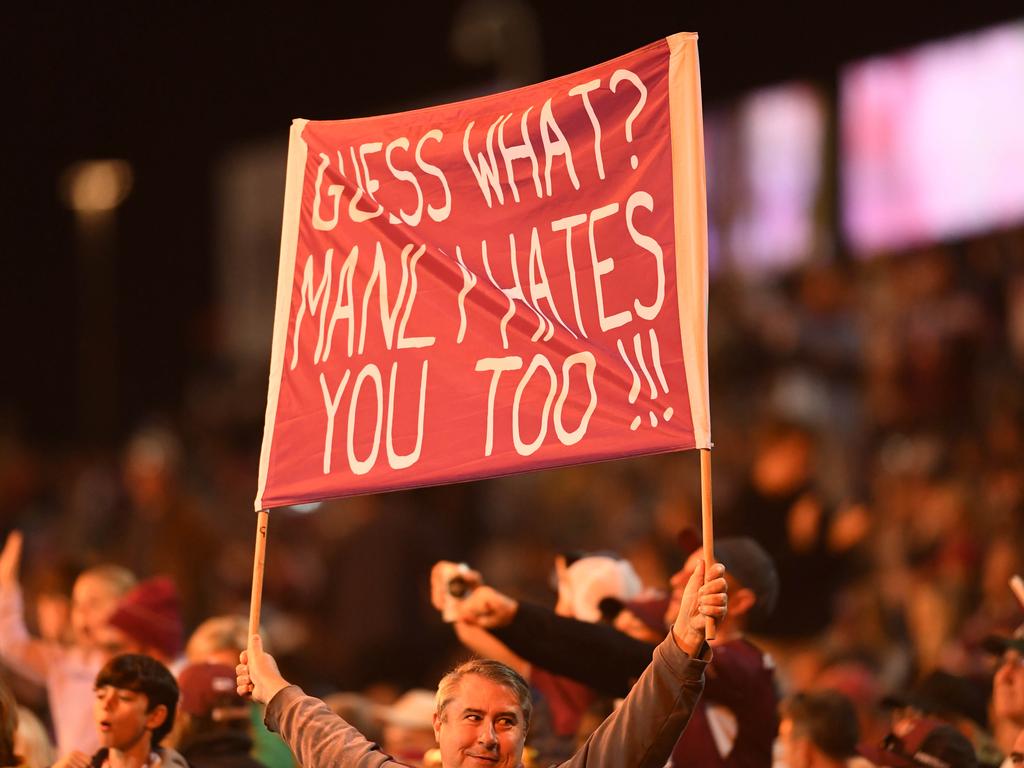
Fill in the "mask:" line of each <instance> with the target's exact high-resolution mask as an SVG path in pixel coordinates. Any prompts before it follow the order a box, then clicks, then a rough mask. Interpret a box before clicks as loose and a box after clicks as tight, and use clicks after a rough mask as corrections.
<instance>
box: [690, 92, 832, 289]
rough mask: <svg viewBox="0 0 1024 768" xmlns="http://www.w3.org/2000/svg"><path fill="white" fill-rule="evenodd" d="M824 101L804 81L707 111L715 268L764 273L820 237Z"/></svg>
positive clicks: (796, 261) (806, 256)
mask: <svg viewBox="0 0 1024 768" xmlns="http://www.w3.org/2000/svg"><path fill="white" fill-rule="evenodd" d="M825 127H826V109H825V103H824V99H823V98H822V96H821V94H820V93H819V92H818V91H817V90H816V89H815V88H814V87H813V86H811V85H808V84H805V83H788V84H785V85H780V86H776V87H772V88H766V89H763V90H759V91H755V92H754V93H752V94H750V95H749V96H746V97H744V98H743V99H741V100H740V101H739V102H738V103H736V104H735V105H733V106H731V107H729V108H726V109H718V110H712V111H710V112H709V113H708V115H707V117H706V119H705V125H704V128H705V130H704V135H705V155H706V158H707V164H708V171H707V177H708V216H709V249H710V258H711V269H712V271H713V272H718V271H720V270H723V269H726V270H733V271H737V272H747V273H766V272H773V271H778V270H783V269H787V268H790V267H794V266H797V265H800V264H803V263H806V262H807V261H808V260H810V259H811V258H812V257H813V256H814V254H815V251H816V249H817V248H818V247H819V246H820V244H821V239H822V232H821V229H822V225H821V223H820V221H819V217H818V216H817V212H818V209H819V208H820V206H819V202H820V196H821V192H822V176H823V170H822V169H823V158H824V146H825Z"/></svg>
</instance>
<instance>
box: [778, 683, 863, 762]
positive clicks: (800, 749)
mask: <svg viewBox="0 0 1024 768" xmlns="http://www.w3.org/2000/svg"><path fill="white" fill-rule="evenodd" d="M859 738H860V736H859V733H858V730H857V714H856V712H855V711H854V709H853V704H851V703H850V701H849V699H847V698H846V697H845V696H843V695H842V694H841V693H836V692H835V691H821V692H818V693H798V694H795V695H794V696H792V697H790V698H789V699H787V700H785V701H784V702H783V703H782V706H781V708H780V719H779V742H780V747H781V749H780V752H781V755H780V757H781V759H780V760H779V761H777V762H776V766H779V767H780V768H781V767H782V766H784V767H785V768H846V766H848V765H849V764H850V762H851V760H853V759H854V758H856V755H857V742H858V740H859Z"/></svg>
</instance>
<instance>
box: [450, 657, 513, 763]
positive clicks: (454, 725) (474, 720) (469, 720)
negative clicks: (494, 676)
mask: <svg viewBox="0 0 1024 768" xmlns="http://www.w3.org/2000/svg"><path fill="white" fill-rule="evenodd" d="M434 734H435V736H436V738H437V743H438V745H439V746H440V748H441V762H442V765H443V766H444V768H476V767H477V766H485V765H486V766H491V767H492V768H516V767H517V766H518V765H519V764H520V762H521V760H522V757H523V744H524V742H525V741H526V719H525V717H524V716H523V710H522V708H521V707H520V706H519V699H518V697H517V696H516V693H515V691H513V690H512V689H511V688H508V687H506V686H504V685H500V684H498V683H495V682H493V681H491V680H488V679H487V678H485V677H481V676H480V675H472V674H469V675H466V676H465V677H463V678H462V680H461V681H460V682H459V686H458V689H457V692H456V694H455V697H454V698H453V699H452V700H451V701H449V702H448V704H447V706H445V708H444V711H443V712H442V713H441V714H440V715H437V714H435V715H434Z"/></svg>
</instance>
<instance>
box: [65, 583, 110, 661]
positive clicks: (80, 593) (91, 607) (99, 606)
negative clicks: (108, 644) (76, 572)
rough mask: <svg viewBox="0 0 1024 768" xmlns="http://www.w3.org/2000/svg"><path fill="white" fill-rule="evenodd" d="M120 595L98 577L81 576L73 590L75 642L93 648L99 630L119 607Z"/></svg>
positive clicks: (72, 619) (72, 607)
mask: <svg viewBox="0 0 1024 768" xmlns="http://www.w3.org/2000/svg"><path fill="white" fill-rule="evenodd" d="M118 598H119V595H118V594H117V591H116V590H115V589H114V587H113V586H112V585H111V584H110V583H109V582H107V581H106V580H105V579H102V578H100V577H98V576H93V575H89V574H86V575H84V576H79V577H78V579H77V580H76V581H75V586H74V588H73V589H72V590H71V630H72V632H73V633H74V637H75V642H77V643H79V644H80V645H84V646H87V647H93V646H94V645H95V641H96V637H95V635H96V631H97V628H99V627H100V626H102V625H103V624H105V623H106V621H107V619H109V618H110V615H111V614H112V613H113V612H114V608H116V607H117V601H118Z"/></svg>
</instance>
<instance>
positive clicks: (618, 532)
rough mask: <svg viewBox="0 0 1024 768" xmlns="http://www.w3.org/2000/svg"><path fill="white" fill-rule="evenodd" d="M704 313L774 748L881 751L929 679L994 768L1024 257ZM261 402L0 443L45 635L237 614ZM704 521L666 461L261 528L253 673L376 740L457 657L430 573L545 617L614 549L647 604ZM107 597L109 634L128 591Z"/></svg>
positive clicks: (2, 433) (952, 262)
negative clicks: (764, 566) (866, 742)
mask: <svg viewBox="0 0 1024 768" xmlns="http://www.w3.org/2000/svg"><path fill="white" fill-rule="evenodd" d="M710 305H711V330H710V339H709V349H710V369H711V385H712V394H711V403H712V427H713V435H714V439H715V450H714V452H713V457H714V462H713V463H714V488H715V521H716V532H718V533H719V534H720V535H721V536H723V537H726V536H749V537H752V538H754V539H756V540H757V541H758V542H759V543H760V544H761V545H762V546H763V547H764V548H765V549H766V550H767V551H768V552H769V554H770V555H771V556H772V558H773V559H774V560H775V563H776V566H777V569H778V575H779V581H780V591H779V598H778V605H777V607H776V610H775V611H774V612H773V613H772V615H771V616H768V617H765V618H764V620H763V621H760V622H758V624H757V625H756V626H748V627H747V631H748V633H749V634H750V635H751V636H752V637H754V638H755V639H756V642H757V643H758V645H759V647H761V648H763V649H765V650H767V651H768V652H770V654H771V657H772V658H773V659H774V660H775V665H776V681H777V685H778V688H779V693H780V695H781V696H782V697H783V698H784V699H785V700H786V701H788V702H789V703H788V705H787V707H788V708H784V710H783V718H784V721H785V720H787V719H788V720H790V721H791V722H790V727H791V728H796V727H797V726H799V725H800V723H799V722H797V721H800V722H802V721H801V720H800V719H801V718H804V717H805V715H806V717H807V718H810V716H809V715H807V714H806V713H807V708H808V705H807V702H806V701H805V700H802V699H800V700H793V699H791V698H790V697H792V696H793V695H794V694H798V693H800V694H803V693H806V692H820V691H839V692H841V693H843V694H844V695H845V696H846V697H847V701H849V703H850V704H851V706H852V707H853V712H854V713H855V715H856V719H857V727H858V731H859V733H860V734H861V737H862V738H871V739H881V738H882V737H883V736H884V735H885V733H886V732H887V731H888V729H889V728H890V726H891V724H892V722H891V719H890V717H889V712H890V710H892V709H893V708H894V707H895V708H896V710H900V709H901V708H904V707H906V706H910V704H908V703H907V701H906V700H905V697H906V696H907V695H909V692H912V691H917V690H919V687H920V686H921V685H922V684H923V683H924V682H926V681H928V680H929V679H931V676H934V675H936V674H945V675H949V676H951V677H954V678H956V679H957V680H958V681H960V683H961V684H964V685H966V688H964V689H963V691H967V693H966V694H963V693H962V694H961V695H957V694H953V695H946V694H943V695H938V696H936V695H932V696H931V698H930V699H929V702H932V703H934V701H935V700H936V698H938V699H944V700H946V701H947V703H948V702H949V701H953V702H954V703H957V704H958V706H957V707H955V708H954V709H955V712H952V711H951V712H946V713H945V714H946V715H948V716H949V717H953V716H954V715H955V716H957V717H960V718H963V722H962V723H961V725H962V726H963V727H962V729H961V730H968V729H970V728H976V729H977V730H978V732H979V733H982V732H984V733H986V734H988V735H989V736H990V737H991V739H990V743H982V742H983V741H984V739H982V738H981V737H980V736H979V738H978V739H976V740H974V743H975V747H976V749H977V750H978V751H979V754H985V749H990V750H991V755H1008V754H1009V753H1010V752H1011V748H1012V746H1013V739H1014V738H1015V736H1016V734H1017V733H1018V732H1019V731H1020V730H1021V728H1022V727H1024V704H1022V705H1021V706H1020V710H1021V713H1020V717H1021V718H1022V720H1021V721H1020V722H1016V721H1014V724H1013V725H1003V726H1000V725H999V723H1000V722H1004V723H1005V718H1004V720H1003V721H999V720H998V714H999V712H998V711H997V710H1000V706H1002V705H1000V704H999V701H1000V698H999V677H998V674H996V665H997V661H998V659H1000V658H1002V656H1001V655H1000V654H1003V655H1005V654H1006V653H1016V652H1018V651H1019V650H1021V649H1020V648H1017V647H1016V646H1014V645H1013V643H1012V642H1011V644H1010V646H1002V647H999V648H996V649H995V651H996V653H993V652H992V648H991V647H988V646H986V639H987V638H990V637H991V636H1001V637H1010V636H1011V635H1012V633H1013V632H1014V630H1015V629H1016V628H1017V626H1018V625H1020V624H1021V623H1022V621H1024V608H1022V605H1021V603H1020V602H1018V600H1017V598H1016V597H1015V596H1014V594H1013V592H1012V591H1011V590H1010V588H1009V586H1008V583H1009V580H1010V578H1011V576H1013V575H1014V574H1016V573H1020V572H1021V571H1024V563H1022V559H1024V546H1022V543H1024V386H1022V382H1024V229H1021V228H1017V229H1011V230H1009V231H1003V232H999V233H993V234H988V235H984V236H979V237H976V238H972V239H969V240H967V241H964V242H962V243H958V244H955V245H945V246H941V247H940V246H935V247H928V248H922V249H919V250H916V251H913V252H908V253H901V254H891V255H888V256H882V257H878V258H875V259H873V260H871V261H865V262H847V263H842V264H838V265H836V264H829V265H815V266H810V267H806V268H803V269H801V270H798V271H796V272H793V273H790V274H787V275H784V276H781V277H773V278H767V277H765V278H751V277H749V276H748V277H742V276H738V275H722V276H719V277H717V278H716V279H715V280H714V281H713V283H712V287H711V299H710ZM264 380H265V379H264ZM260 381H261V376H260V375H259V372H255V373H254V372H252V371H233V372H231V373H226V372H225V371H224V370H216V371H197V372H196V373H195V376H194V380H193V382H192V384H191V386H190V388H189V391H188V392H187V393H186V397H185V398H184V400H183V402H184V404H183V406H182V408H181V409H180V411H178V412H176V413H173V414H161V415H159V416H155V417H154V418H153V420H152V421H151V422H149V423H146V424H143V425H140V426H139V428H138V429H137V431H135V432H134V433H133V434H132V435H130V436H129V437H128V438H126V439H125V440H124V442H123V443H122V444H121V445H120V446H119V447H118V449H117V450H116V451H113V452H103V451H93V450H90V451H86V450H84V449H75V448H74V447H70V448H69V447H67V446H64V447H53V446H44V445H40V444H39V443H37V442H36V441H34V440H33V439H32V436H31V435H30V434H25V433H24V431H22V430H19V429H18V428H17V427H16V426H15V425H14V424H10V425H2V426H0V535H3V536H4V537H5V539H6V536H7V534H8V533H9V532H10V531H14V530H20V531H22V532H23V535H24V545H23V546H24V550H23V553H22V557H21V563H22V565H21V575H20V578H21V585H22V587H23V590H24V597H25V599H24V607H25V611H24V613H25V619H26V621H27V623H28V625H29V630H30V631H31V632H32V633H33V634H34V635H36V636H39V637H42V638H45V639H46V640H47V641H50V642H52V643H56V644H65V645H66V646H67V647H68V648H72V647H74V644H75V643H77V642H81V637H76V636H75V634H74V633H75V631H76V630H75V627H74V626H73V622H72V620H71V618H72V615H73V613H74V611H73V605H72V588H73V586H74V585H75V584H76V583H77V582H76V581H75V579H76V577H78V576H79V574H81V573H83V572H85V573H90V572H92V571H89V570H88V569H91V568H95V567H97V566H101V564H115V565H117V566H119V567H120V568H123V569H125V570H126V572H130V573H132V574H134V575H135V576H136V577H138V578H139V579H142V580H143V582H142V583H143V584H145V585H148V587H149V588H152V585H153V584H154V581H153V580H152V577H155V576H166V577H168V578H169V582H170V583H171V584H173V586H174V588H175V590H176V592H177V594H178V595H179V596H180V606H179V610H180V619H181V630H182V631H183V632H184V633H191V631H192V630H193V629H194V628H195V627H197V626H198V625H199V624H200V623H201V622H202V621H203V620H205V619H208V618H209V617H212V616H223V615H238V614H244V613H245V612H246V611H247V607H248V599H249V583H250V576H251V557H252V537H253V529H254V524H255V519H254V515H253V513H252V497H253V495H254V490H255V487H256V481H255V477H256V469H257V461H258V451H259V442H260V441H259V435H260V429H261V427H262V416H263V410H262V396H263V393H262V392H261V389H260V386H261V385H260V383H259V382H260ZM699 500H700V488H699V471H698V464H697V458H696V456H695V455H694V454H692V453H689V454H688V453H682V454H666V455H661V456H654V457H649V458H643V459H632V460H628V461H620V462H612V463H606V464H601V465H593V466H579V467H572V468H567V469H561V470H557V471H548V472H539V473H533V474H528V475H520V476H515V477H509V478H501V479H495V480H489V481H484V482H478V483H471V484H464V485H459V486H447V487H438V488H430V489H421V490H415V491H407V492H400V493H393V494H386V495H377V496H366V497H359V498H354V499H348V500H343V501H337V502H326V503H323V504H316V505H308V506H307V507H303V508H295V509H285V510H275V511H273V512H272V513H271V516H270V530H269V541H268V556H267V571H266V580H265V588H264V597H263V599H264V623H265V631H266V634H267V638H268V645H270V646H271V647H272V648H273V650H274V654H275V656H276V658H277V659H278V661H279V663H280V664H281V666H282V669H287V671H288V674H289V676H290V678H291V679H293V680H295V681H296V682H299V683H300V684H302V685H303V687H305V688H306V689H307V690H308V691H311V692H315V693H317V694H320V695H327V694H329V693H332V692H336V691H348V692H354V691H358V692H359V693H360V696H361V698H359V699H358V700H355V699H345V698H344V697H341V698H335V699H334V701H335V703H336V704H337V708H338V709H339V711H345V712H347V713H349V715H348V716H349V717H350V718H358V717H360V716H362V715H365V716H366V718H367V729H370V728H373V727H378V728H380V729H381V738H383V729H384V726H385V724H387V723H390V724H391V725H395V724H401V723H405V724H406V725H408V724H409V723H414V721H415V720H416V711H417V710H416V707H415V706H414V704H412V703H410V701H411V700H410V699H403V700H402V701H400V702H399V705H400V706H398V710H397V711H398V712H401V713H406V714H407V715H408V717H405V718H404V719H403V717H400V716H399V715H398V714H394V713H393V710H391V709H385V710H380V709H379V705H393V704H395V702H396V700H398V699H399V696H400V695H401V694H402V693H403V692H404V691H406V690H408V689H412V688H422V687H431V686H432V685H433V683H434V682H436V680H437V679H438V678H439V677H440V675H441V673H442V672H443V671H444V670H445V669H447V668H449V667H450V666H451V665H452V663H453V662H454V661H457V660H459V659H460V658H463V657H464V656H465V654H466V651H465V650H464V649H463V648H462V647H461V645H460V644H459V642H458V638H457V637H456V635H455V633H454V632H453V631H452V629H451V627H450V626H448V625H446V624H445V623H444V622H443V621H442V620H441V618H440V616H439V615H438V613H437V612H436V611H435V610H434V608H433V607H432V606H431V602H430V571H431V567H432V566H433V564H434V563H435V562H436V561H439V560H450V561H455V562H458V561H465V562H468V563H470V564H471V565H472V566H473V567H474V568H475V569H477V570H478V571H479V572H481V573H484V574H486V577H487V580H488V582H489V583H491V584H494V585H498V586H500V588H501V589H502V591H503V592H505V593H508V594H511V595H515V596H516V597H517V598H522V599H528V600H532V601H536V602H540V603H543V602H545V601H547V602H549V603H551V604H553V603H554V601H555V594H556V591H555V589H553V587H555V586H556V585H557V577H556V571H555V567H554V563H555V561H556V556H558V555H563V556H564V555H566V554H567V553H571V552H596V551H604V550H610V549H613V550H615V552H616V554H617V555H619V556H621V557H623V558H625V559H626V560H628V561H629V562H630V563H631V564H632V568H633V570H634V571H635V574H636V575H637V577H638V579H639V581H640V582H641V584H642V585H643V586H644V587H646V588H648V589H651V590H669V589H670V587H669V579H670V577H671V575H672V574H673V573H675V572H676V571H677V570H678V569H679V568H680V567H681V565H682V563H683V561H684V560H685V557H686V555H687V553H688V550H686V548H685V547H680V544H679V541H680V539H679V534H680V531H683V530H685V529H687V528H693V527H696V528H697V529H699V519H700V507H699V504H700V501H699ZM103 567H109V566H103ZM115 582H116V580H114V581H110V582H108V583H110V584H115ZM156 583H157V584H159V583H160V582H159V581H157V582H156ZM115 586H116V588H114V587H112V589H113V592H114V593H115V594H113V597H111V599H114V598H117V599H119V600H120V603H119V605H120V608H119V610H122V614H123V609H124V608H125V600H126V599H128V598H129V595H130V594H131V593H130V592H128V591H127V590H128V588H129V587H130V585H128V584H125V583H120V586H117V585H116V584H115ZM148 597H152V595H148ZM128 605H129V607H130V605H131V600H130V599H128ZM125 616H126V615H122V616H121V618H122V620H123V622H127V624H128V627H129V629H131V628H132V618H131V616H130V615H127V618H126V617H125ZM123 622H122V624H123ZM122 628H123V627H122ZM184 636H187V635H183V637H182V639H183V638H184ZM1013 642H1018V643H1020V644H1022V645H1024V641H1013ZM235 645H239V642H235ZM229 646H230V644H229ZM230 653H237V650H236V649H231V650H230ZM164 660H165V661H167V662H168V663H171V664H172V666H173V661H174V658H173V654H170V655H168V656H167V657H166V658H165V659H164ZM209 661H213V662H214V663H220V664H224V663H230V662H228V660H227V659H226V658H221V659H210V660H209ZM10 666H11V665H9V667H10ZM15 667H16V665H15ZM24 673H25V670H23V669H17V668H8V669H6V670H4V674H3V678H4V680H5V681H6V682H7V684H8V685H9V686H11V687H12V688H13V689H14V691H15V693H16V695H17V698H18V700H19V702H20V703H21V704H22V705H24V706H25V707H27V709H28V710H29V712H34V713H35V714H36V715H37V716H38V717H39V718H40V719H41V721H42V723H43V724H44V725H46V726H48V727H51V728H52V726H53V722H52V720H51V709H50V707H48V706H47V698H46V695H45V690H44V688H45V686H46V685H49V683H50V682H51V681H49V679H48V678H47V676H46V675H47V674H48V673H47V671H46V670H43V671H42V672H41V673H38V670H37V674H31V673H30V674H24ZM994 675H995V680H996V685H995V687H994V688H993V676H994ZM89 684H90V685H91V682H90V683H89ZM933 693H934V692H933ZM50 695H51V697H52V696H53V689H52V686H50ZM808 695H812V694H811V693H808ZM813 695H820V694H819V693H814V694H813ZM887 696H889V697H890V698H889V700H888V705H889V709H886V697H887ZM893 696H896V699H892V697H893ZM901 696H902V697H904V698H902V699H901V698H900V697H901ZM972 697H973V698H972ZM413 698H415V697H413ZM975 700H977V701H975ZM894 701H896V703H895V704H894V703H893V702H894ZM971 701H974V703H973V704H972V705H971V706H973V707H974V708H973V710H971V711H968V709H969V707H968V704H969V703H970V702H971ZM978 702H980V703H978ZM918 704H919V702H918ZM815 706H816V707H818V708H821V707H827V706H831V704H830V703H829V702H828V701H824V703H819V705H815ZM374 707H377V709H374ZM929 707H930V710H929V711H930V712H931V714H934V715H939V714H943V713H940V712H937V711H932V710H934V709H935V707H934V706H931V705H929ZM6 709H7V704H6V703H5V704H4V705H3V707H0V710H2V711H4V712H5V711H6ZM421 709H422V707H421ZM811 709H815V707H811ZM839 709H842V705H839ZM1008 709H1012V707H1011V706H1009V705H1006V706H1003V710H1008ZM837 711H838V710H837ZM374 712H376V713H377V714H376V715H373V713H374ZM380 712H385V713H387V712H392V714H390V715H386V714H385V715H381V714H380ZM371 715H373V716H371ZM30 717H31V715H30V714H27V715H26V719H27V718H30ZM388 718H390V720H389V719H388ZM420 719H421V720H422V713H421V716H420ZM373 723H376V725H373ZM812 725H813V724H812ZM812 725H808V726H807V727H808V728H812ZM410 727H411V726H410ZM814 727H816V726H814ZM40 730H42V729H40ZM413 730H415V729H413ZM798 730H799V729H798ZM928 733H931V731H929V732H928ZM927 736H928V734H927V733H926V734H924V735H923V736H922V738H925V737H927ZM257 738H259V736H258V735H257ZM781 741H782V740H780V742H781ZM790 741H792V739H790ZM821 748H822V749H825V752H827V751H828V749H829V748H831V747H828V745H825V746H824V747H821ZM833 751H834V750H833ZM840 751H841V750H840ZM823 754H824V753H823ZM51 757H52V756H51ZM993 759H994V758H993ZM40 760H41V761H42V762H41V763H40V764H41V765H48V764H49V763H50V757H42V758H40ZM990 762H991V761H990ZM997 762H998V761H997Z"/></svg>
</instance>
